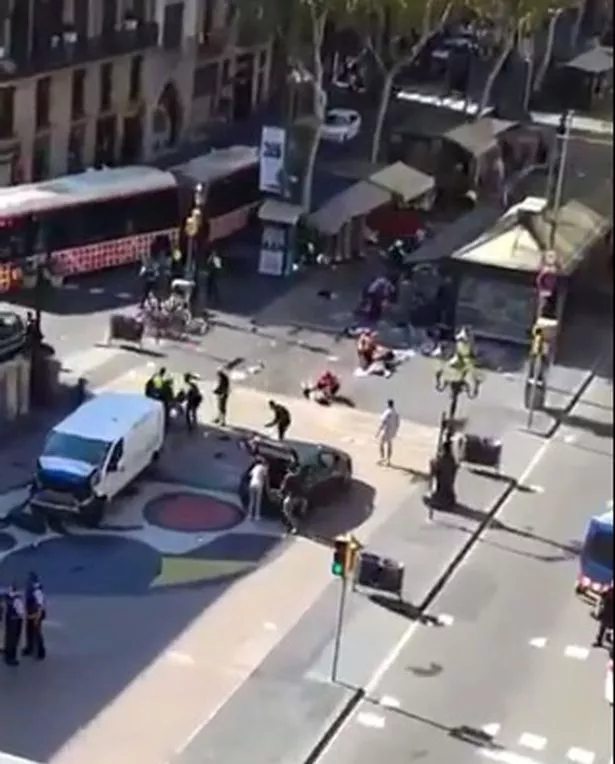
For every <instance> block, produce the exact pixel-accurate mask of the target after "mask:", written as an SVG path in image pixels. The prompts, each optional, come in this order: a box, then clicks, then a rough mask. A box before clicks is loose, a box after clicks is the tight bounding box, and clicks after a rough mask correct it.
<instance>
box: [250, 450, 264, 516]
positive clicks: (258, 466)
mask: <svg viewBox="0 0 615 764" xmlns="http://www.w3.org/2000/svg"><path fill="white" fill-rule="evenodd" d="M248 490H249V503H248V517H249V518H250V520H254V521H255V522H258V521H259V520H260V519H261V511H262V507H263V497H264V495H265V492H266V490H267V465H266V464H265V462H264V460H263V459H261V458H260V457H259V458H258V459H257V460H256V462H255V463H254V464H253V465H252V468H251V469H250V482H249V486H248Z"/></svg>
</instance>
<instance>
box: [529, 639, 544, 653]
mask: <svg viewBox="0 0 615 764" xmlns="http://www.w3.org/2000/svg"><path fill="white" fill-rule="evenodd" d="M530 645H531V646H532V647H537V648H538V649H540V650H541V649H542V648H543V647H546V646H547V638H546V637H534V639H530Z"/></svg>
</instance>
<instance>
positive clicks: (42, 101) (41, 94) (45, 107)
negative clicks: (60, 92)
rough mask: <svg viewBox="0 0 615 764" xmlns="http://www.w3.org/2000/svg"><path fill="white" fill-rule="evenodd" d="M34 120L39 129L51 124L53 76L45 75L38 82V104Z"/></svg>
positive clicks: (44, 128)
mask: <svg viewBox="0 0 615 764" xmlns="http://www.w3.org/2000/svg"><path fill="white" fill-rule="evenodd" d="M34 108H35V116H34V121H35V124H36V129H37V130H46V129H47V128H48V127H49V124H50V112H51V77H43V78H42V79H40V80H37V82H36V104H35V107H34Z"/></svg>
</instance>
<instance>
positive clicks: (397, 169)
mask: <svg viewBox="0 0 615 764" xmlns="http://www.w3.org/2000/svg"><path fill="white" fill-rule="evenodd" d="M368 182H369V183H371V184H372V185H374V186H377V187H378V188H382V189H384V190H385V191H389V192H390V193H391V194H392V195H393V196H397V197H400V198H401V199H403V200H404V202H412V201H414V200H419V199H421V198H422V197H423V196H425V195H426V194H428V193H430V192H431V191H434V190H435V187H436V182H435V180H434V179H433V178H432V177H431V176H429V175H425V173H424V172H421V171H420V170H415V169H414V167H409V166H408V165H407V164H404V163H403V162H395V164H392V165H389V166H388V167H385V168H384V169H383V170H379V171H378V172H376V173H374V174H373V175H370V176H369V178H368Z"/></svg>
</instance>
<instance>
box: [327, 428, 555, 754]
mask: <svg viewBox="0 0 615 764" xmlns="http://www.w3.org/2000/svg"><path fill="white" fill-rule="evenodd" d="M551 442H552V441H551V440H545V441H544V442H543V443H542V445H541V446H540V448H539V449H538V451H537V452H536V453H535V454H534V456H533V457H532V459H531V460H530V463H529V464H528V465H527V467H526V468H525V470H524V471H523V472H522V474H521V476H520V477H519V479H518V480H517V485H525V483H526V482H527V479H528V478H529V476H530V475H531V474H532V472H533V471H534V470H535V469H536V467H537V466H538V464H539V463H540V461H541V460H542V459H543V458H544V456H545V454H546V453H547V450H548V449H549V446H550V445H551ZM511 496H514V492H513V493H512V494H511V495H510V496H508V497H507V499H506V501H505V502H504V504H503V505H502V506H501V507H500V512H501V511H502V509H503V508H504V507H505V506H506V504H507V502H508V501H509V500H510V498H511ZM488 531H489V524H487V525H486V526H485V527H484V528H483V530H482V531H481V533H480V535H479V538H481V537H482V536H483V535H484V534H485V533H487V532H488ZM478 546H479V545H478V544H475V545H474V546H473V547H472V548H471V549H470V551H469V553H468V555H467V556H466V559H465V561H464V562H467V560H468V558H469V556H470V555H471V554H472V553H473V552H474V550H475V549H477V548H478ZM449 567H450V562H447V563H446V565H443V566H442V570H441V571H440V575H439V576H438V579H440V578H442V576H444V575H445V574H446V571H447V569H448V568H449ZM432 604H433V603H432ZM420 625H421V624H420V622H419V621H414V623H411V624H410V626H408V628H407V629H406V631H405V632H404V634H402V636H401V638H400V639H399V641H398V642H397V644H396V645H394V646H393V647H392V649H391V650H390V652H389V654H388V655H386V656H385V658H384V659H383V661H382V662H381V663H380V665H379V666H378V668H377V669H376V671H375V672H374V673H373V675H372V678H371V679H370V680H369V682H368V683H367V684H366V685H365V688H364V689H365V697H366V698H370V697H372V696H373V695H374V690H375V689H376V687H378V685H379V684H380V682H381V681H382V679H383V678H384V676H385V675H386V674H387V673H388V672H389V671H390V669H391V667H392V666H393V665H394V663H395V662H396V661H397V659H398V658H399V656H400V655H401V654H402V653H403V651H404V650H405V648H406V647H407V645H408V643H409V642H410V640H411V639H412V637H413V636H414V633H415V632H416V630H417V629H418V628H419V627H420ZM355 714H356V711H355V713H354V714H350V716H349V717H348V718H347V719H346V720H345V721H344V722H343V723H342V724H340V726H339V728H338V729H337V731H336V733H335V734H334V735H333V736H332V737H331V739H330V740H329V741H328V742H327V744H326V745H325V746H323V749H322V751H321V753H320V755H321V757H323V758H324V757H325V756H326V754H328V753H329V752H330V751H331V749H332V748H333V746H334V745H335V743H336V742H337V739H338V738H339V737H340V736H341V734H342V732H344V730H345V729H346V727H347V726H348V723H349V722H350V720H351V719H352V718H353V716H355ZM486 750H487V753H494V752H493V751H489V750H488V749H486ZM495 753H499V754H503V753H505V752H502V751H496V752H495ZM510 755H511V756H513V757H514V756H515V755H516V754H510ZM494 761H501V762H502V764H539V762H535V761H532V760H531V759H527V758H525V757H523V756H521V757H519V758H517V759H515V758H512V759H494Z"/></svg>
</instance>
